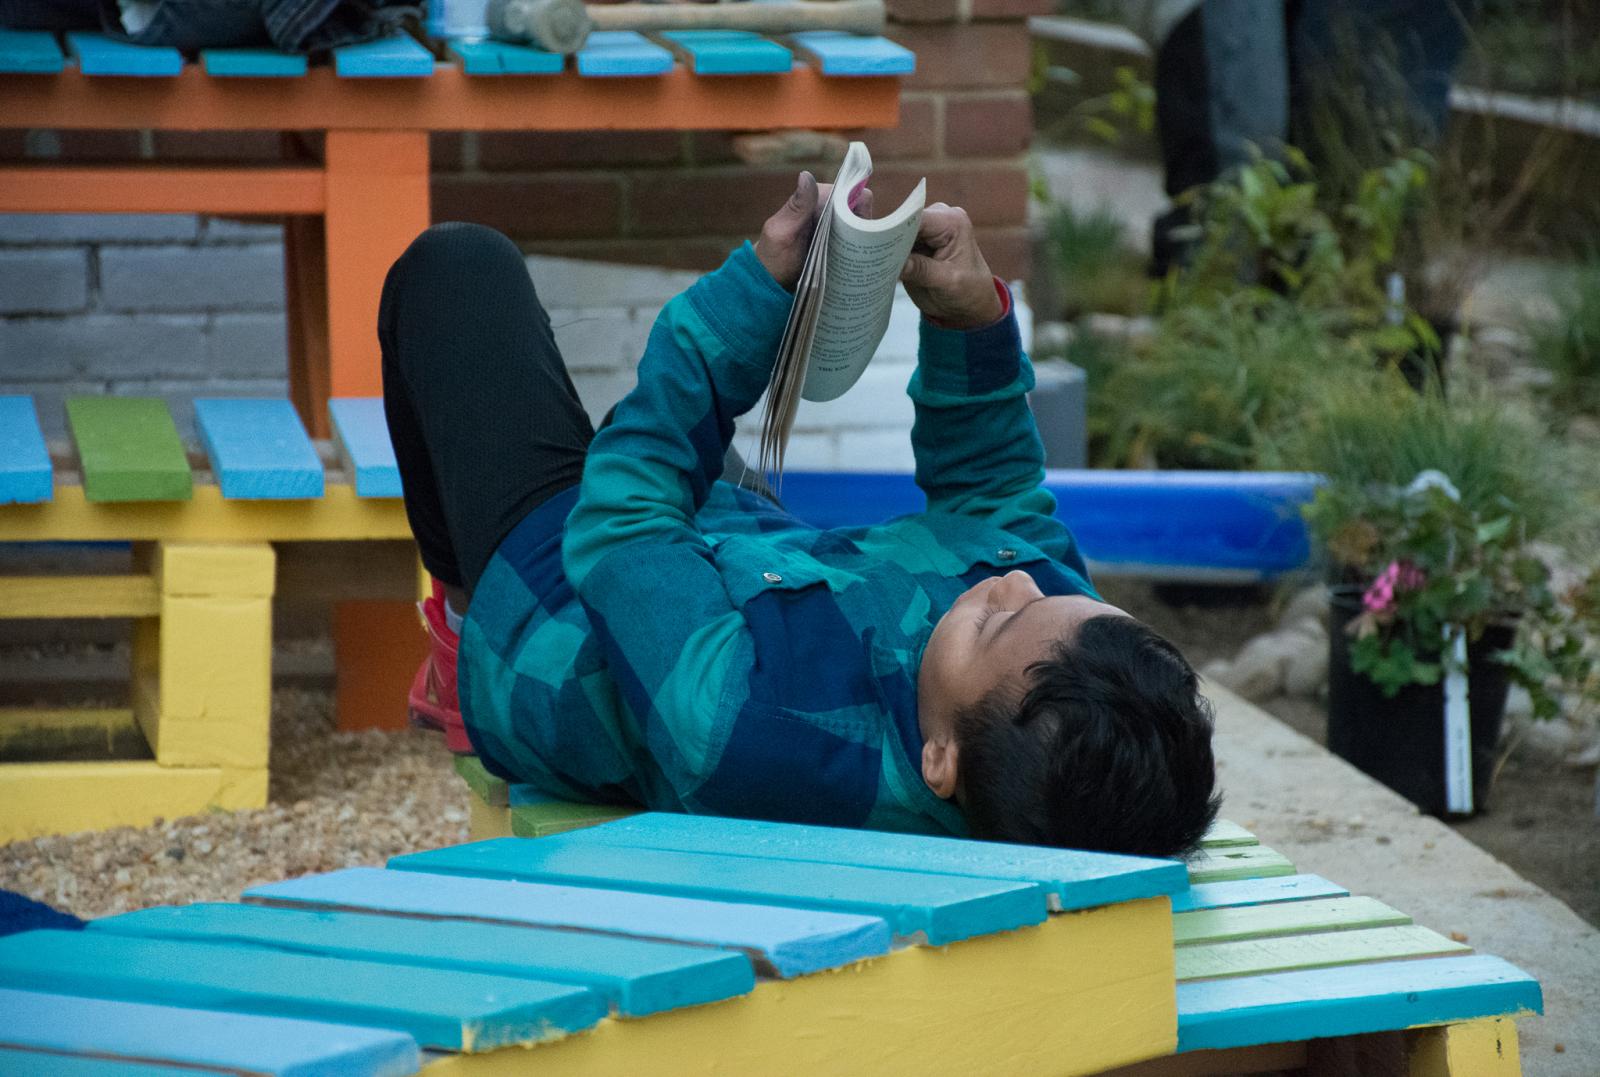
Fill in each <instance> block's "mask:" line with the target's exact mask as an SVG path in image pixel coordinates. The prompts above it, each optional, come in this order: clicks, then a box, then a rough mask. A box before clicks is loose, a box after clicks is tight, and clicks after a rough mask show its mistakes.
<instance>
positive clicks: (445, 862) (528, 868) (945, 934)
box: [389, 837, 1047, 946]
mask: <svg viewBox="0 0 1600 1077" xmlns="http://www.w3.org/2000/svg"><path fill="white" fill-rule="evenodd" d="M389 867H390V868H394V869H399V870H402V871H425V872H434V873H440V874H453V875H472V876H477V877H479V878H490V879H496V878H498V879H520V880H528V881H536V882H545V883H561V884H565V885H568V886H598V887H605V888H613V889H618V890H635V891H645V892H649V893H655V894H673V895H677V896H679V897H692V898H706V899H709V900H712V901H740V902H755V903H759V904H767V905H783V906H788V907H790V908H797V909H822V910H829V911H833V912H845V913H859V914H862V915H865V916H878V917H882V918H883V919H884V920H886V921H888V923H889V926H890V927H891V928H892V929H893V930H894V933H895V934H896V935H901V936H909V935H914V934H916V933H918V932H923V933H925V934H926V936H927V939H928V941H929V942H930V943H932V944H934V945H936V946H942V945H943V944H945V943H947V942H956V941H958V940H960V939H966V938H971V937H972V936H974V935H987V934H991V933H993V932H996V931H1007V930H1010V929H1011V928H1016V927H1023V926H1025V925H1028V924H1037V923H1042V922H1043V921H1044V918H1045V915H1046V909H1047V906H1046V895H1045V890H1044V888H1043V887H1042V886H1039V885H1037V884H1034V883H1015V882H1007V881H1002V880H999V879H981V878H962V877H960V876H956V875H925V874H917V873H914V872H908V871H884V870H881V869H878V868H855V867H844V866H841V865H837V864H817V863H799V862H796V861H791V860H758V859H754V858H752V857H743V856H716V855H708V854H703V853H678V852H668V851H662V850H657V849H637V848H612V847H607V846H598V845H597V846H577V845H568V844H563V842H562V838H561V837H555V838H538V839H533V838H496V839H494V840H492V841H480V842H473V843H471V844H468V845H456V846H453V847H450V848H445V849H431V850H429V851H427V852H422V853H411V854H409V855H407V856H399V857H395V858H394V859H393V860H391V861H389Z"/></svg>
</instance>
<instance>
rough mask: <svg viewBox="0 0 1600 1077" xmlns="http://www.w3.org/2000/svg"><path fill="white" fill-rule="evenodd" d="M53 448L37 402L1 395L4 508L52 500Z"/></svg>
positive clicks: (0, 483)
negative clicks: (40, 420) (51, 455)
mask: <svg viewBox="0 0 1600 1077" xmlns="http://www.w3.org/2000/svg"><path fill="white" fill-rule="evenodd" d="M52 496H54V489H53V487H52V483H51V478H50V449H49V447H48V446H47V445H46V444H45V440H44V433H43V431H41V430H40V429H39V416H38V415H37V414H36V413H35V412H34V410H33V401H32V400H31V399H29V398H28V397H25V396H0V505H9V504H14V503H23V504H31V503H35V502H39V501H49V500H50V498H51V497H52Z"/></svg>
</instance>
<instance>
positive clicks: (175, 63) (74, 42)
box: [67, 31, 183, 78]
mask: <svg viewBox="0 0 1600 1077" xmlns="http://www.w3.org/2000/svg"><path fill="white" fill-rule="evenodd" d="M67 47H68V48H69V49H71V50H72V54H73V55H74V56H76V57H77V58H78V70H80V71H82V72H83V73H84V74H85V75H136V76H140V77H144V78H170V77H172V76H173V75H176V74H178V73H179V72H181V71H182V70H183V54H182V53H180V52H179V51H178V50H177V49H171V48H167V47H166V46H165V45H129V44H126V43H125V42H121V41H113V40H111V39H110V38H109V37H106V36H105V35H104V34H92V33H88V32H86V31H73V32H72V33H70V34H68V35H67Z"/></svg>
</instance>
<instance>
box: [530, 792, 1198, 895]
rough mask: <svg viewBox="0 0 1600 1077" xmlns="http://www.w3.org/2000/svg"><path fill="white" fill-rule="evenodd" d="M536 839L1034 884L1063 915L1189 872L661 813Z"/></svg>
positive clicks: (1158, 864)
mask: <svg viewBox="0 0 1600 1077" xmlns="http://www.w3.org/2000/svg"><path fill="white" fill-rule="evenodd" d="M541 840H544V841H551V842H555V843H556V844H557V845H562V844H566V845H611V846H622V847H630V846H631V847H638V848H644V849H675V850H678V851H679V852H689V853H731V854H734V855H737V856H753V857H765V858H768V859H774V860H796V861H807V862H812V863H822V864H849V865H854V866H856V867H864V868H886V869H891V870H896V871H915V872H922V873H928V874H936V875H963V876H975V877H979V878H987V879H1006V880H1010V881H1012V882H1028V883H1038V884H1039V885H1041V886H1043V887H1045V888H1046V889H1047V890H1048V891H1049V892H1050V893H1051V894H1052V895H1053V897H1054V899H1055V900H1054V901H1053V902H1052V907H1053V908H1060V909H1086V908H1090V907H1091V906H1095V905H1110V904H1114V903H1116V902H1119V901H1135V900H1137V899H1139V898H1147V897H1157V896H1160V895H1162V894H1175V893H1178V892H1180V891H1182V890H1184V889H1185V888H1186V887H1187V886H1188V875H1187V873H1186V872H1185V871H1184V868H1183V865H1182V864H1180V863H1178V862H1177V861H1175V860H1157V859H1153V858H1150V857H1142V856H1116V855H1113V854H1110V853H1084V852H1074V851H1071V850H1067V849H1046V848H1040V847H1038V846H1032V845H1002V844H1000V843H998V842H981V841H960V840H958V839H955V838H933V837H924V836H921V835H916V834H887V833H883V832H881V831H863V830H842V829H838V828H835V827H823V826H797V825H795V824H792V823H765V822H758V821H756V820H753V819H719V818H713V817H710V816H701V815H674V814H670V813H666V812H651V813H647V814H641V815H634V816H630V817H628V818H627V819H619V820H617V821H616V822H612V823H603V824H601V825H599V826H592V827H585V828H584V829H582V830H578V831H573V832H572V833H569V834H559V835H556V836H555V837H551V838H544V839H541Z"/></svg>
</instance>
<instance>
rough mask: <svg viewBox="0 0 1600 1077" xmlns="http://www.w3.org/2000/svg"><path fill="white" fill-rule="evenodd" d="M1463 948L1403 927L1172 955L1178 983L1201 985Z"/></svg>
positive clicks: (1221, 945) (1210, 946)
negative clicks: (1207, 981) (1223, 979)
mask: <svg viewBox="0 0 1600 1077" xmlns="http://www.w3.org/2000/svg"><path fill="white" fill-rule="evenodd" d="M1469 949H1470V947H1468V946H1464V945H1462V944H1461V943H1459V942H1452V941H1451V940H1449V939H1447V938H1445V937H1444V936H1443V935H1441V934H1439V933H1438V932H1436V931H1429V930H1428V929H1427V928H1425V927H1419V926H1417V925H1416V924H1409V925H1406V926H1404V927H1375V928H1367V929H1363V930H1360V931H1330V932H1328V933H1326V934H1321V935H1286V936H1283V937H1281V938H1273V939H1245V940H1242V941H1240V942H1214V943H1206V944H1204V945H1200V946H1180V947H1178V950H1177V954H1176V957H1177V969H1176V974H1177V978H1178V979H1179V980H1180V981H1181V980H1205V979H1213V978H1216V977H1221V976H1251V975H1256V974H1259V973H1263V972H1285V971H1288V970H1290V969H1315V968H1325V967H1328V966H1333V965H1356V964H1360V963H1362V962H1367V961H1387V960H1390V959H1391V958H1399V957H1433V956H1435V955H1438V954H1463V953H1466V952H1467V951H1468V950H1469Z"/></svg>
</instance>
